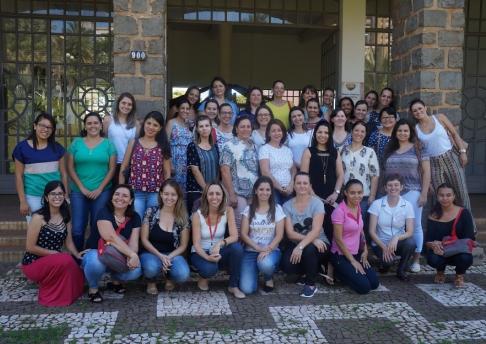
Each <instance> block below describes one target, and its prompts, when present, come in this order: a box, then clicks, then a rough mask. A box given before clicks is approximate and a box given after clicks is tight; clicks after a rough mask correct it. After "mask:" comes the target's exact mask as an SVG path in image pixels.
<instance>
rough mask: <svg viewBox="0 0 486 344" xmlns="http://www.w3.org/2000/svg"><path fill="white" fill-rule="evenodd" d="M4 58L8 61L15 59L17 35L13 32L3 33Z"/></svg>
mask: <svg viewBox="0 0 486 344" xmlns="http://www.w3.org/2000/svg"><path fill="white" fill-rule="evenodd" d="M5 58H6V59H7V60H8V61H15V60H16V59H17V37H16V36H15V34H14V33H6V34H5Z"/></svg>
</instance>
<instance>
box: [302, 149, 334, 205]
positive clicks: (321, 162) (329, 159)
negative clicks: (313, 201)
mask: <svg viewBox="0 0 486 344" xmlns="http://www.w3.org/2000/svg"><path fill="white" fill-rule="evenodd" d="M309 151H310V153H311V157H310V162H309V176H310V181H311V184H312V189H313V190H314V192H315V193H316V195H317V196H319V197H320V198H323V199H326V198H327V197H329V195H331V194H332V193H333V192H334V187H335V186H336V180H337V175H336V158H337V155H336V154H331V153H330V152H329V151H328V150H326V151H321V150H319V149H317V148H316V147H309ZM324 174H325V175H326V178H324Z"/></svg>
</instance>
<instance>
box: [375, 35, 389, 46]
mask: <svg viewBox="0 0 486 344" xmlns="http://www.w3.org/2000/svg"><path fill="white" fill-rule="evenodd" d="M376 44H378V45H388V33H378V35H377V37H376Z"/></svg>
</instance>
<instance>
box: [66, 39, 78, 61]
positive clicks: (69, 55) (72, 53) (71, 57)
mask: <svg viewBox="0 0 486 344" xmlns="http://www.w3.org/2000/svg"><path fill="white" fill-rule="evenodd" d="M80 46H81V44H80V41H79V37H77V36H66V63H78V62H80V61H79V56H80V53H79V51H80V50H79V48H80Z"/></svg>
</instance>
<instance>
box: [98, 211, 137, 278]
mask: <svg viewBox="0 0 486 344" xmlns="http://www.w3.org/2000/svg"><path fill="white" fill-rule="evenodd" d="M129 220H130V219H129V218H127V219H126V220H125V222H123V223H121V224H120V225H119V226H118V228H117V229H116V230H115V232H116V235H118V236H119V237H120V239H122V240H123V241H124V242H128V240H127V239H126V238H125V237H124V236H123V235H121V234H120V233H121V231H122V230H123V229H124V228H125V226H126V224H127V223H128V221H129ZM98 259H99V260H100V262H101V263H103V264H104V265H105V266H106V267H107V268H108V269H110V270H112V271H115V272H118V273H120V272H127V271H128V270H129V268H128V265H127V257H125V255H124V254H123V253H121V252H120V251H119V250H118V249H117V248H116V247H115V246H113V245H111V243H110V242H108V241H105V240H104V239H103V238H100V239H99V240H98Z"/></svg>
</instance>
